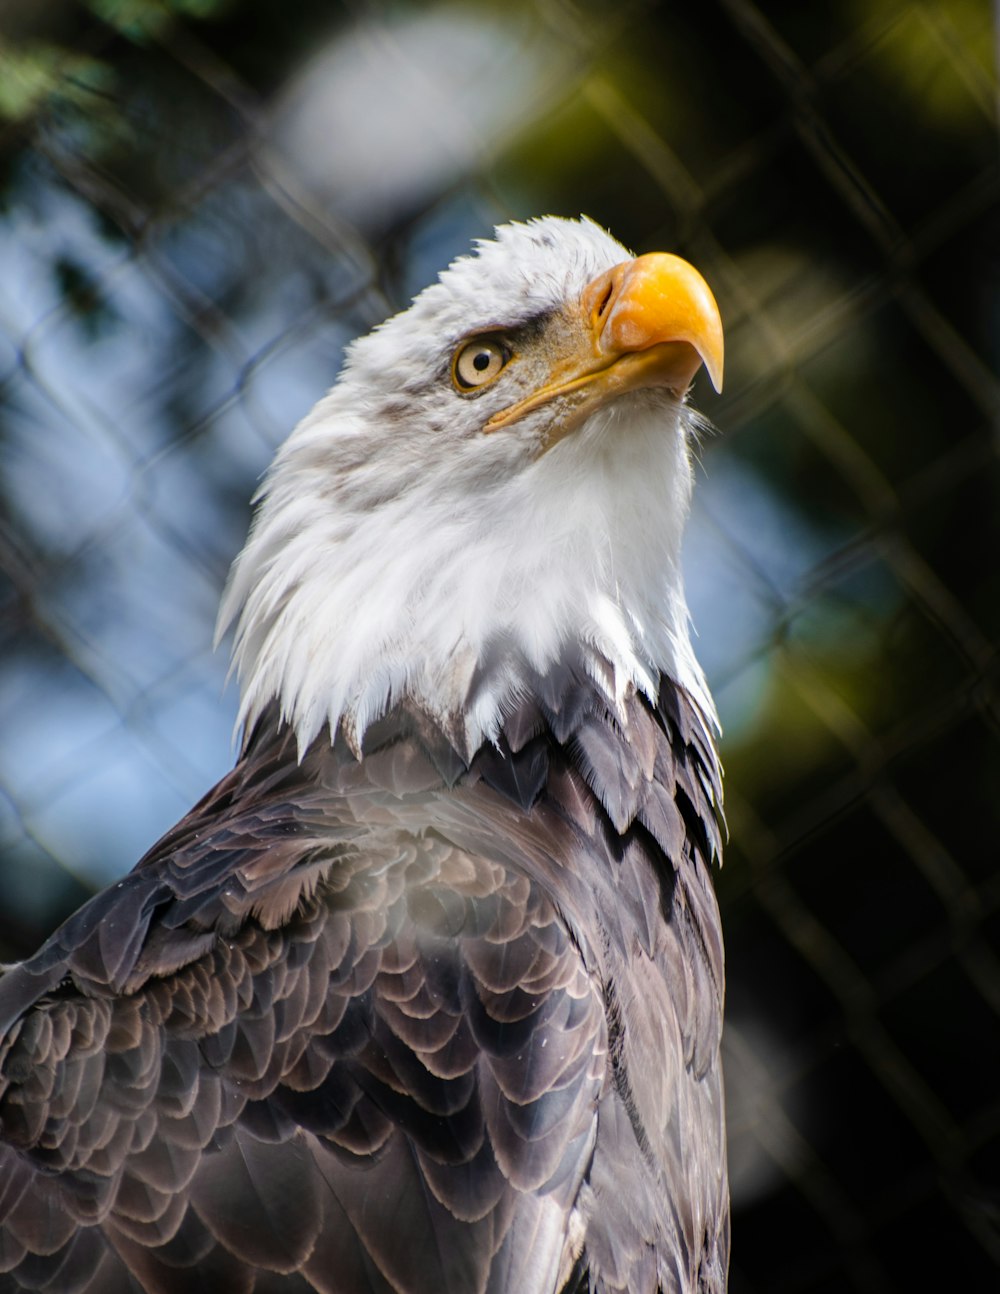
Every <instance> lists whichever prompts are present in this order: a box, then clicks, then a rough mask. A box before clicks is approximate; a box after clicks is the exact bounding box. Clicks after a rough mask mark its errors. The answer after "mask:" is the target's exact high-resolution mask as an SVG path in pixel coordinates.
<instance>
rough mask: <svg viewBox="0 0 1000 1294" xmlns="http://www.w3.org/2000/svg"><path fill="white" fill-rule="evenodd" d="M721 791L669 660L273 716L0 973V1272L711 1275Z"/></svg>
mask: <svg viewBox="0 0 1000 1294" xmlns="http://www.w3.org/2000/svg"><path fill="white" fill-rule="evenodd" d="M717 802H718V770H717V765H716V763H715V759H714V754H713V752H712V749H711V743H710V740H709V739H708V737H707V735H706V733H705V729H704V725H703V723H702V722H701V720H700V718H699V716H698V715H697V713H696V712H695V711H694V710H693V708H692V707H691V705H690V703H689V702H688V701H687V700H686V698H684V697H683V696H682V695H681V694H678V693H675V692H674V691H673V690H672V689H670V688H669V687H665V688H664V695H663V697H662V698H661V705H660V708H659V709H654V708H652V707H651V706H649V705H648V704H647V703H646V702H645V701H644V700H643V699H642V698H640V697H632V698H631V699H630V700H629V701H628V703H627V718H626V721H624V722H623V721H622V719H621V717H620V716H619V717H616V716H613V715H611V714H610V713H609V712H608V710H607V707H606V705H605V703H604V701H603V700H602V698H601V694H600V692H599V691H598V690H597V689H596V688H595V687H594V686H593V684H592V683H591V682H589V681H587V680H585V679H583V678H581V677H579V676H577V675H574V674H572V673H571V672H567V673H566V674H565V676H562V677H560V678H558V679H555V680H540V681H539V687H538V689H537V694H536V697H535V699H533V700H531V701H526V702H525V703H524V705H523V706H522V707H521V708H520V710H519V711H518V712H517V713H516V714H514V715H512V716H510V718H509V720H508V722H507V724H506V727H505V730H504V733H503V735H502V737H501V739H500V740H499V742H498V743H497V745H495V746H488V747H484V748H483V749H481V750H480V751H479V752H477V754H476V755H475V756H474V758H473V759H472V761H471V763H466V761H465V760H463V759H461V758H460V757H459V755H458V754H457V752H456V751H455V750H454V749H453V748H452V746H451V745H450V744H449V742H448V741H447V740H446V739H445V738H444V737H443V736H442V735H441V734H440V733H439V732H438V731H437V730H435V729H434V728H433V727H432V726H431V725H429V724H428V723H427V722H426V721H425V720H424V719H423V718H422V717H421V716H419V715H417V714H414V713H409V712H406V711H397V712H395V713H393V714H392V715H390V716H389V717H387V718H386V719H384V720H382V721H381V722H380V723H379V724H378V725H376V726H375V727H374V728H373V729H372V730H370V732H369V734H368V735H367V737H366V742H365V752H364V758H362V759H361V760H357V759H356V758H355V757H354V755H352V754H351V752H350V751H349V750H348V749H347V748H346V746H344V744H343V743H342V741H341V740H339V739H338V741H337V742H336V743H335V744H334V745H333V746H330V745H329V744H328V743H324V742H317V743H315V744H314V745H313V747H312V748H311V749H310V751H309V752H307V754H306V756H305V758H304V759H303V760H302V762H301V763H300V762H298V761H297V759H296V754H295V750H294V744H293V741H292V739H291V738H290V737H289V735H288V734H287V733H286V732H285V731H283V730H282V729H281V728H280V725H279V724H278V722H277V720H276V717H275V716H273V715H268V716H265V718H264V719H263V720H262V722H261V723H260V724H259V725H258V728H257V731H256V732H255V734H254V735H253V737H252V739H251V741H250V742H249V743H248V746H247V749H246V751H245V752H244V755H243V757H242V758H241V760H240V762H239V764H238V765H237V767H236V768H235V769H234V771H233V773H232V774H230V776H229V777H227V778H226V779H224V780H223V782H221V783H220V784H219V785H218V787H216V788H215V789H214V790H213V791H212V792H211V793H210V795H209V796H208V797H206V799H205V800H204V801H203V802H202V803H201V804H200V805H199V806H198V807H197V808H196V809H195V810H193V811H192V813H191V814H190V815H189V816H188V817H187V818H186V819H185V820H184V821H183V822H182V823H180V824H179V825H178V827H177V828H175V829H174V831H172V832H171V833H170V834H169V835H168V836H167V837H165V838H164V840H162V841H161V842H160V844H159V845H158V846H157V847H156V848H154V850H153V851H152V852H151V853H150V854H149V855H148V856H147V857H146V858H145V859H144V860H143V861H142V862H141V863H140V864H139V865H138V866H137V868H136V869H135V871H134V872H133V873H131V874H130V876H128V877H126V878H125V879H124V880H123V881H122V882H120V883H119V884H118V885H117V886H114V887H112V888H111V889H109V890H108V891H106V892H104V893H103V894H101V895H99V896H97V898H95V899H94V900H93V901H92V902H91V903H90V904H88V905H87V906H86V907H85V908H83V909H82V910H81V911H80V912H79V913H78V914H77V915H76V916H75V917H73V918H71V919H70V921H68V922H67V923H66V925H64V926H63V927H62V928H61V929H60V930H59V931H58V932H57V933H56V934H55V935H54V936H53V937H52V939H51V940H50V941H49V942H48V943H47V944H46V945H45V946H44V947H43V949H41V950H40V951H39V953H38V954H36V956H35V957H34V958H33V959H31V960H30V961H29V962H26V963H23V964H22V965H20V966H18V967H15V968H13V969H11V970H9V971H8V972H7V973H6V974H5V975H4V976H3V978H2V979H0V1030H3V1036H2V1041H0V1291H20V1290H27V1289H33V1290H34V1289H37V1290H49V1291H59V1294H70V1291H80V1292H81V1294H84V1292H88V1291H101V1294H108V1292H113V1291H116V1290H129V1291H135V1290H145V1291H155V1292H156V1294H161V1292H163V1294H167V1292H169V1294H173V1292H174V1291H178V1292H179V1291H185V1292H187V1291H197V1290H201V1289H204V1290H206V1291H208V1290H211V1291H212V1292H213V1294H227V1292H228V1291H240V1292H241V1294H242V1292H243V1291H248V1292H249V1291H256V1292H257V1294H265V1292H267V1291H275V1294H277V1291H308V1290H316V1291H322V1292H323V1294H364V1292H372V1294H388V1291H408V1292H409V1291H412V1294H425V1292H426V1294H430V1292H431V1291H435V1292H438V1291H452V1292H453V1294H459V1292H461V1294H469V1292H472V1291H484V1292H489V1294H500V1292H501V1291H503V1292H507V1294H513V1291H518V1294H532V1291H539V1294H541V1292H544V1294H551V1292H552V1291H555V1290H558V1289H560V1288H563V1287H565V1288H567V1289H569V1288H570V1287H574V1288H575V1287H577V1286H578V1287H579V1288H581V1289H583V1288H587V1287H588V1284H589V1285H590V1287H592V1288H594V1289H597V1290H626V1289H627V1290H630V1291H636V1292H637V1294H643V1292H645V1291H648V1292H649V1294H653V1292H654V1291H656V1290H663V1291H673V1290H676V1291H687V1290H721V1289H722V1288H723V1280H724V1276H723V1275H720V1273H724V1267H725V1254H726V1245H727V1243H728V1242H727V1235H728V1230H727V1228H728V1212H727V1205H726V1199H725V1186H724V1148H723V1144H722V1113H721V1092H720V1079H719V1069H718V1040H719V1029H720V1019H721V984H722V962H721V956H722V954H721V943H720V940H719V932H718V917H717V912H716V909H715V903H714V897H713V895H712V890H711V884H710V881H709V878H708V871H707V869H708V864H709V862H710V860H711V858H712V856H713V854H714V853H715V852H717V849H718V824H717V812H716V805H717Z"/></svg>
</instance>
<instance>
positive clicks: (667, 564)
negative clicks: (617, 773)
mask: <svg viewBox="0 0 1000 1294" xmlns="http://www.w3.org/2000/svg"><path fill="white" fill-rule="evenodd" d="M356 395H357V393H356V392H352V390H351V385H350V381H349V380H348V381H346V382H344V381H342V382H341V384H339V385H338V386H337V387H335V388H334V390H333V391H332V392H331V393H330V395H328V396H327V397H326V399H325V400H324V401H322V402H321V403H320V404H319V405H318V406H317V408H316V409H315V410H314V411H313V413H312V414H310V416H309V417H308V418H307V419H306V420H305V421H304V422H303V423H302V424H301V425H300V426H299V427H298V428H297V430H296V431H295V432H294V433H293V435H292V437H291V438H290V439H289V441H288V442H287V443H286V445H285V447H284V448H283V449H282V451H281V452H280V454H279V456H278V459H277V461H276V463H275V465H274V467H273V468H272V470H271V473H270V474H269V476H268V479H267V480H266V482H265V485H264V487H263V489H262V491H261V502H260V507H259V510H258V514H257V517H256V519H255V522H254V526H253V528H252V530H251V534H250V538H249V540H248V542H247V545H246V547H245V548H244V550H243V552H242V553H241V554H240V556H239V558H238V559H237V561H236V563H235V564H234V567H233V572H232V575H231V577H230V582H229V586H228V589H227V592H226V595H225V598H224V600H223V605H222V609H221V612H220V617H219V632H220V635H221V633H222V632H224V631H225V629H226V628H227V626H228V625H229V624H230V623H231V622H233V621H234V620H237V618H238V628H237V633H236V641H235V646H234V653H233V662H234V667H235V669H236V671H237V673H238V675H239V677H240V680H241V685H242V704H241V710H240V720H241V722H242V723H243V724H244V725H246V726H247V727H248V728H249V727H250V726H252V724H253V723H254V721H255V719H256V718H257V717H258V716H259V714H260V713H261V711H262V710H263V709H264V707H265V706H267V704H268V703H269V702H271V701H272V700H277V701H278V702H279V704H280V707H281V713H282V716H283V718H284V719H285V720H286V721H287V722H289V723H290V724H291V725H293V727H294V729H295V731H296V734H297V738H298V743H299V750H300V754H301V753H303V752H304V751H305V750H306V748H307V747H308V746H309V745H310V743H311V742H312V741H313V740H314V738H315V737H316V736H317V735H318V734H319V733H320V731H321V730H322V728H323V726H324V725H325V724H329V729H330V733H331V735H333V734H335V733H336V732H337V730H338V728H340V730H341V731H342V732H343V733H344V734H345V736H346V737H347V739H348V741H349V742H350V743H351V744H352V745H353V746H354V747H355V749H358V748H360V742H361V738H362V736H363V734H364V731H365V729H366V727H367V726H368V725H369V724H370V723H371V722H372V721H373V720H374V719H376V718H377V717H379V716H380V715H381V714H383V713H384V712H385V711H386V710H387V709H388V708H389V707H391V706H392V705H393V704H395V703H397V702H399V701H401V700H403V699H404V698H408V699H410V700H411V701H413V702H415V703H416V704H417V705H418V706H420V707H421V708H422V709H423V710H425V711H426V712H427V713H429V714H430V715H431V716H433V717H435V718H436V719H438V720H439V721H440V722H441V723H442V725H443V726H444V727H445V729H446V731H449V732H452V733H454V732H456V731H457V732H458V733H459V734H460V739H461V740H463V741H464V744H465V747H466V753H471V752H472V751H474V750H475V749H476V748H477V747H478V746H479V745H480V744H481V743H482V742H483V741H489V740H492V739H494V738H495V737H496V735H497V732H498V730H499V727H500V725H501V723H502V721H503V718H504V716H505V714H506V713H507V712H509V710H510V709H511V707H512V705H513V703H514V702H515V701H516V700H517V699H518V697H519V696H521V695H523V694H524V692H525V690H526V688H527V686H528V681H529V680H530V678H531V677H532V676H533V675H537V674H542V675H544V674H545V673H546V672H547V671H548V670H549V669H551V668H552V667H553V666H554V665H556V664H558V663H559V662H560V661H561V660H565V659H566V658H567V657H572V658H574V659H576V658H579V657H581V656H582V658H583V660H584V661H586V662H588V663H589V666H590V668H591V672H592V673H593V675H594V677H595V681H597V682H598V684H599V685H602V686H604V687H605V690H606V691H607V692H608V700H609V704H610V705H612V706H615V705H619V704H620V702H621V700H622V698H623V696H624V695H625V694H626V692H627V691H628V690H629V689H630V688H636V689H639V690H641V691H643V692H645V693H647V694H648V695H650V696H653V697H655V693H656V690H657V687H658V684H659V676H660V674H665V675H667V676H668V677H670V678H672V679H673V680H674V681H675V682H677V683H679V684H680V685H681V686H683V687H684V688H686V689H687V691H688V692H689V693H690V694H691V695H692V697H693V699H694V700H695V701H696V702H697V703H698V704H699V706H700V707H701V709H702V711H703V713H704V714H705V715H706V717H707V718H708V720H709V721H710V722H713V723H714V722H715V714H714V709H713V706H712V702H711V699H710V696H709V694H708V690H707V687H706V685H705V680H704V676H703V675H702V672H701V670H700V668H699V666H698V664H697V662H696V660H695V657H694V654H693V652H692V649H691V643H690V638H689V632H688V612H687V606H686V603H685V600H684V591H683V584H682V580H681V572H680V546H681V535H682V531H683V525H684V521H685V519H686V516H687V511H688V503H689V499H690V492H691V465H690V460H689V445H688V439H689V434H690V433H689V430H687V429H685V428H682V426H681V425H680V424H681V423H682V422H685V423H686V422H687V421H688V419H690V418H691V415H690V414H689V413H688V412H687V411H686V410H681V409H678V408H677V407H676V405H673V404H671V403H668V402H666V401H665V400H664V398H663V396H662V395H661V394H659V393H657V394H653V393H649V392H644V393H635V394H633V395H630V396H628V397H626V398H624V399H623V400H620V401H619V402H618V403H617V404H615V405H612V406H609V407H608V408H607V409H604V410H602V411H601V412H599V413H598V414H595V415H594V417H592V418H591V419H590V421H589V422H588V423H586V424H584V425H583V426H582V427H580V428H579V429H578V430H577V431H576V432H575V433H573V434H572V435H571V436H568V437H566V438H565V439H564V440H562V441H561V442H560V443H559V444H557V445H556V446H555V447H553V448H552V449H551V450H549V451H548V452H546V453H544V454H542V455H541V456H540V457H537V458H535V459H534V461H532V462H531V463H530V464H529V465H528V466H526V467H525V466H524V465H523V462H522V463H520V464H519V466H518V470H514V471H512V470H509V469H510V463H509V462H508V461H506V460H507V459H511V460H512V456H513V454H514V452H515V449H516V448H517V447H516V437H514V436H509V437H507V438H506V439H507V441H508V444H507V445H506V446H505V444H504V440H505V437H504V436H503V435H499V434H498V435H495V436H490V437H483V436H480V437H479V438H478V442H462V443H460V444H459V445H457V446H456V447H455V448H454V452H453V456H452V458H451V460H450V461H449V462H448V463H447V465H446V466H442V467H441V468H440V469H439V470H437V471H435V470H430V471H428V470H426V466H425V465H424V464H418V460H417V456H416V452H414V453H412V454H411V455H409V456H405V455H400V454H399V453H398V451H397V450H396V448H395V446H397V445H398V444H399V443H402V438H404V437H405V436H406V431H405V430H401V429H399V428H394V429H393V430H392V431H391V433H386V434H391V435H392V436H394V437H395V441H394V442H393V444H394V449H393V455H394V456H395V459H398V460H399V461H398V462H395V467H396V475H395V476H393V475H392V472H391V471H386V468H385V462H384V460H376V458H375V456H373V455H372V454H371V453H370V442H371V439H372V428H371V426H370V425H366V423H365V422H364V421H363V419H362V418H361V417H360V416H359V414H358V413H357V412H356V410H357V408H358V404H357V399H356ZM486 442H489V445H488V448H484V446H485V445H486ZM517 452H518V453H522V450H521V449H518V450H517ZM485 455H491V456H492V458H486V459H485V462H484V456H485ZM395 459H391V461H390V467H391V466H392V464H393V462H394V461H395ZM473 480H474V483H475V489H471V488H470V482H473ZM487 660H488V661H489V662H490V664H489V666H488V668H487V672H486V678H485V681H484V680H483V678H482V677H481V676H480V677H477V680H476V682H477V686H476V689H475V695H470V683H471V682H472V680H473V677H474V675H476V674H477V670H478V669H479V667H480V664H481V662H483V661H487ZM608 665H610V667H611V677H612V679H613V681H612V682H611V683H608V682H607V681H606V680H607V677H608V669H607V666H608Z"/></svg>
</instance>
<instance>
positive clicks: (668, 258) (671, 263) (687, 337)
mask: <svg viewBox="0 0 1000 1294" xmlns="http://www.w3.org/2000/svg"><path fill="white" fill-rule="evenodd" d="M577 319H578V323H577V324H576V325H575V326H574V334H575V336H576V338H577V341H576V342H574V343H573V346H572V350H571V353H563V354H561V355H558V356H557V357H556V358H555V359H554V360H553V363H552V366H551V370H550V373H549V378H548V380H547V381H545V382H544V383H543V384H542V385H541V386H540V387H538V388H537V389H536V390H535V391H533V392H532V393H531V394H530V395H528V396H526V397H525V398H524V399H521V400H518V401H517V402H516V403H515V404H513V405H511V406H509V407H508V408H506V409H502V410H501V411H500V412H499V413H496V414H494V415H493V417H492V418H490V420H489V421H488V422H487V423H486V426H485V428H484V430H485V431H487V432H492V431H499V430H500V429H501V428H502V427H507V426H509V425H510V424H511V423H513V422H517V421H518V420H519V419H520V418H522V417H524V416H525V415H526V414H528V413H531V412H532V411H533V410H535V409H538V408H540V407H541V406H543V405H546V404H549V403H550V402H552V401H554V400H559V402H560V404H561V405H562V409H561V412H560V417H559V422H558V426H557V427H554V428H553V430H552V433H551V435H550V437H549V443H550V444H551V443H554V442H555V441H556V440H560V439H561V438H562V437H563V436H564V435H566V434H567V432H569V431H571V430H572V429H573V428H574V427H576V426H578V425H579V423H580V422H581V421H582V420H583V419H584V418H585V417H587V416H588V415H589V414H590V413H592V412H593V411H594V410H595V409H597V408H599V407H600V406H601V405H603V404H606V403H607V402H608V401H609V400H612V399H614V398H615V397H616V396H618V395H621V394H622V393H623V392H625V391H634V390H638V389H639V388H642V387H666V388H668V389H670V390H671V391H673V392H674V393H675V394H676V395H677V396H678V397H681V396H683V395H684V393H685V392H686V391H687V389H688V387H689V386H690V385H691V382H692V380H693V379H694V376H695V374H696V373H697V371H698V369H699V368H701V366H702V364H704V365H705V368H706V369H707V371H708V375H709V377H710V378H711V380H712V385H713V386H714V387H715V389H716V390H717V391H721V390H722V363H723V338H722V319H721V318H720V316H719V307H718V306H717V305H716V302H715V297H714V296H713V295H712V291H711V288H709V286H708V284H707V283H706V282H705V280H704V279H703V278H702V276H701V275H700V274H699V273H698V271H697V270H696V269H695V268H694V266H693V265H689V264H688V262H687V261H685V260H682V259H681V257H679V256H672V255H669V254H668V253H666V252H651V253H650V254H649V255H647V256H639V257H636V259H634V260H630V261H623V262H622V263H621V264H620V265H616V266H614V268H613V269H610V270H607V271H606V272H605V273H604V274H600V275H598V277H597V278H596V279H594V280H593V281H592V282H591V283H588V285H587V286H586V287H585V288H584V290H583V292H582V293H581V296H580V301H579V315H578V316H577Z"/></svg>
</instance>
